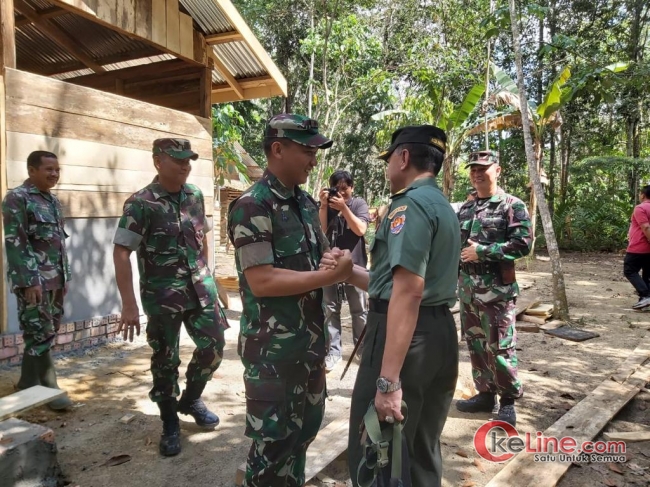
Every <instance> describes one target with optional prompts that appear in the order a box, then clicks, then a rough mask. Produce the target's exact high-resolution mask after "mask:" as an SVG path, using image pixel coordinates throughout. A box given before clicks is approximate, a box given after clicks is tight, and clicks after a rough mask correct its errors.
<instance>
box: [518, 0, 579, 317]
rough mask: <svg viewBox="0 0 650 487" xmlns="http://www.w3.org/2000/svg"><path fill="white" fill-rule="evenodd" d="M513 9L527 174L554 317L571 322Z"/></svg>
mask: <svg viewBox="0 0 650 487" xmlns="http://www.w3.org/2000/svg"><path fill="white" fill-rule="evenodd" d="M508 5H509V7H510V24H511V26H512V45H513V48H514V51H515V64H516V66H517V86H518V88H519V102H520V107H519V108H520V113H521V123H522V126H523V131H524V144H525V146H526V159H527V161H528V172H529V174H530V179H531V181H532V182H533V191H534V193H535V195H536V197H537V201H538V205H539V213H540V216H541V219H542V225H543V227H544V236H545V237H546V247H547V249H548V254H549V257H550V258H551V267H552V276H553V277H552V280H553V315H554V316H555V317H556V318H558V319H560V320H563V321H568V320H569V302H568V300H567V297H566V288H565V285H564V273H563V272H562V260H561V258H560V250H559V248H558V245H557V239H556V238H555V230H554V229H553V222H552V221H551V215H550V213H549V211H548V205H547V204H546V197H545V196H544V189H543V188H542V183H541V181H540V179H539V172H538V170H537V161H536V157H535V149H534V147H533V139H532V137H531V134H530V121H529V120H528V98H527V97H526V86H525V85H524V70H523V61H522V56H521V46H520V44H519V23H518V20H517V18H518V17H517V10H516V7H515V0H508Z"/></svg>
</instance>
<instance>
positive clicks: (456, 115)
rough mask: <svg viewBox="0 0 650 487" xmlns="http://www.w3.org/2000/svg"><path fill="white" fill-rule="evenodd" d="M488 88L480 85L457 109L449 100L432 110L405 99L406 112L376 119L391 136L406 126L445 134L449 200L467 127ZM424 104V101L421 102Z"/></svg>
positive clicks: (381, 114) (378, 115)
mask: <svg viewBox="0 0 650 487" xmlns="http://www.w3.org/2000/svg"><path fill="white" fill-rule="evenodd" d="M483 93H485V85H483V84H477V85H474V86H473V87H472V89H471V90H470V91H469V92H468V93H467V95H466V96H465V98H464V100H463V102H462V103H461V104H460V105H458V106H456V107H454V106H453V105H452V104H451V103H449V101H448V100H441V101H439V107H438V108H439V110H437V113H435V111H434V110H431V103H430V101H429V102H428V103H418V102H417V101H418V99H417V98H416V97H413V98H409V97H407V99H405V101H404V104H403V106H404V108H402V109H393V110H385V111H383V112H379V113H376V114H375V115H373V116H372V119H373V120H374V121H379V120H385V121H386V127H384V130H382V131H380V133H383V134H389V133H390V132H392V130H394V129H397V128H398V127H399V126H400V125H403V124H405V123H428V124H433V125H436V126H438V127H440V128H442V129H444V130H445V133H446V134H447V151H446V154H445V160H444V162H443V192H444V193H445V195H446V196H447V197H449V196H450V195H451V192H452V190H453V187H454V180H455V174H456V169H457V162H456V160H457V158H458V153H459V152H460V147H461V143H462V141H463V140H464V139H465V137H467V135H468V134H467V123H468V120H469V117H470V115H471V114H472V113H473V112H474V111H475V110H476V108H477V107H478V106H479V105H480V103H481V98H482V97H483ZM419 101H423V100H419Z"/></svg>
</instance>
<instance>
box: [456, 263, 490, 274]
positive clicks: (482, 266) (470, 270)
mask: <svg viewBox="0 0 650 487" xmlns="http://www.w3.org/2000/svg"><path fill="white" fill-rule="evenodd" d="M460 270H461V271H463V272H464V273H465V274H472V275H476V276H480V275H482V274H498V273H499V267H498V264H493V263H491V262H462V263H461V264H460Z"/></svg>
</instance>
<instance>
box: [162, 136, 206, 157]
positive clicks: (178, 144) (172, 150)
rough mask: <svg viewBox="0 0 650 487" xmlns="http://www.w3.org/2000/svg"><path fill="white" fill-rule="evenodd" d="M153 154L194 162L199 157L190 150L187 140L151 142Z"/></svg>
mask: <svg viewBox="0 0 650 487" xmlns="http://www.w3.org/2000/svg"><path fill="white" fill-rule="evenodd" d="M152 152H153V154H160V153H162V152H164V153H165V154H168V155H170V156H171V157H173V158H174V159H192V160H193V161H196V160H197V159H198V158H199V155H198V154H197V153H196V152H194V151H193V150H192V144H190V141H189V140H187V139H156V140H154V141H153V149H152Z"/></svg>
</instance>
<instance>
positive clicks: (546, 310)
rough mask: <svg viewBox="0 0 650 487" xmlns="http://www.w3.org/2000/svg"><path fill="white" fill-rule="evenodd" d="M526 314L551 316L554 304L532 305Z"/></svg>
mask: <svg viewBox="0 0 650 487" xmlns="http://www.w3.org/2000/svg"><path fill="white" fill-rule="evenodd" d="M526 314H529V315H535V316H551V315H552V314H553V305H552V304H541V303H540V304H538V305H537V306H530V307H529V308H528V309H527V310H526Z"/></svg>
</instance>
